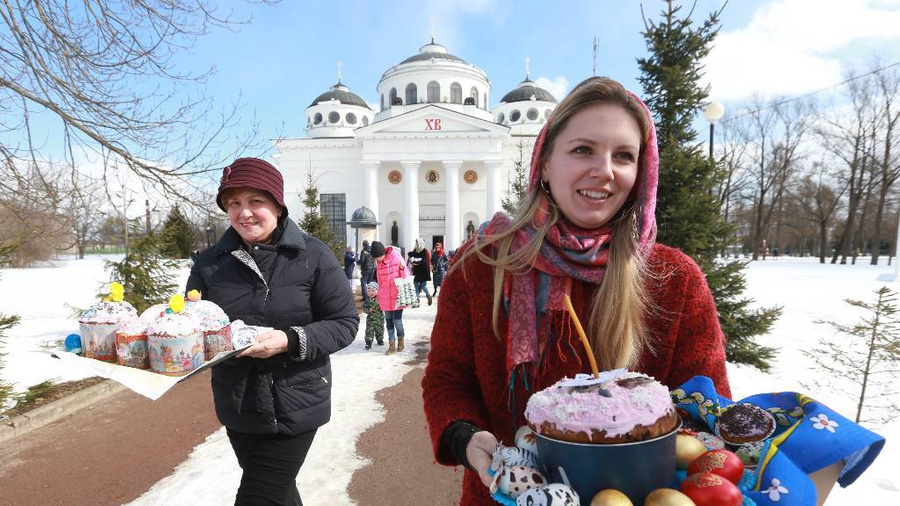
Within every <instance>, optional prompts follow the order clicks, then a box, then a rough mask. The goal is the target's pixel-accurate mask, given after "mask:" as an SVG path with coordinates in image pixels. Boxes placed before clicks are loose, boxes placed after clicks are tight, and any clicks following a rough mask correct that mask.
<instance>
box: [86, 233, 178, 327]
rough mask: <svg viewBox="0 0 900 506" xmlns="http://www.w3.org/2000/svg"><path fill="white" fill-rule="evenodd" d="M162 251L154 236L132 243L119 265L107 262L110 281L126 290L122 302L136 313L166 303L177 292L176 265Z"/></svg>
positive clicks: (175, 262)
mask: <svg viewBox="0 0 900 506" xmlns="http://www.w3.org/2000/svg"><path fill="white" fill-rule="evenodd" d="M161 248H162V246H161V243H160V240H159V239H158V238H157V237H156V236H154V235H147V236H144V237H142V238H140V239H137V240H136V241H134V242H133V243H132V244H131V247H130V249H129V250H128V254H127V255H125V258H123V259H122V260H121V261H119V262H106V268H107V270H109V271H110V281H117V282H119V283H121V284H122V286H124V287H125V300H126V301H127V302H129V303H131V305H132V306H134V307H135V309H137V311H138V313H142V312H144V310H145V309H147V308H148V307H150V306H152V305H153V304H160V303H163V302H166V301H167V300H168V299H169V297H170V296H172V295H174V294H175V293H176V291H177V290H178V285H177V284H175V273H176V271H177V269H178V267H179V262H178V261H177V260H172V259H168V258H166V257H164V256H163V255H162V254H161V253H160V249H161ZM101 295H105V294H101Z"/></svg>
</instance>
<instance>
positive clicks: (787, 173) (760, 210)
mask: <svg viewBox="0 0 900 506" xmlns="http://www.w3.org/2000/svg"><path fill="white" fill-rule="evenodd" d="M750 107H751V109H750V111H748V112H747V113H746V114H747V116H749V118H750V120H749V125H748V127H747V128H746V129H745V130H744V135H745V137H744V143H745V144H747V145H748V148H747V160H748V163H747V164H746V167H745V170H746V171H747V175H748V177H749V179H750V181H751V182H752V184H751V185H748V190H749V191H751V192H752V193H751V195H752V199H753V209H754V218H753V222H752V223H751V228H750V239H751V245H752V246H753V247H752V249H753V259H754V260H755V259H757V257H758V249H757V246H758V245H759V244H761V243H762V241H763V239H765V237H766V235H767V233H768V231H769V227H770V225H771V224H772V220H773V215H774V214H775V213H776V210H777V209H779V208H780V206H781V201H782V198H783V197H784V194H785V189H786V187H787V185H788V183H789V181H790V179H791V177H792V176H793V175H794V173H795V172H796V165H797V162H798V159H799V158H800V151H799V149H800V146H801V145H802V142H803V139H804V137H805V135H806V133H807V131H808V130H809V127H810V113H811V110H812V106H811V104H810V102H808V101H805V100H794V101H790V102H779V101H778V100H775V99H772V100H771V101H770V102H769V103H767V104H765V103H763V102H762V101H761V100H760V99H759V98H756V99H754V100H753V102H752V104H751V106H750ZM775 246H777V244H775Z"/></svg>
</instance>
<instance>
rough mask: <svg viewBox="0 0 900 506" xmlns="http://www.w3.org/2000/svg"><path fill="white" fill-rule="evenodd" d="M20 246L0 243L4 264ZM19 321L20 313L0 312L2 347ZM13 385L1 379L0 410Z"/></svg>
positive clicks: (1, 362)
mask: <svg viewBox="0 0 900 506" xmlns="http://www.w3.org/2000/svg"><path fill="white" fill-rule="evenodd" d="M16 248H18V245H8V244H2V245H0V259H2V260H3V262H2V263H3V264H4V265H5V264H6V263H7V258H8V257H9V255H10V254H11V253H12V252H13V251H15V249H16ZM18 323H19V315H5V314H2V313H0V348H3V347H5V346H6V339H5V336H4V334H5V333H6V331H7V330H9V329H11V328H13V327H15V326H16V324H18ZM5 355H6V354H5V353H3V352H2V351H0V371H2V370H3V366H4V362H3V357H4V356H5ZM12 393H13V386H12V385H11V384H9V383H6V382H4V381H0V412H2V411H3V408H4V406H5V405H6V402H7V400H8V399H9V398H10V397H11V396H12Z"/></svg>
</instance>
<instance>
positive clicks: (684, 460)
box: [675, 434, 706, 469]
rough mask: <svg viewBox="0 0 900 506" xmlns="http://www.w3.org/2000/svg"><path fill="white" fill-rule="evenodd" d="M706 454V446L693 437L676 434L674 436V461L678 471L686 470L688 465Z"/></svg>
mask: <svg viewBox="0 0 900 506" xmlns="http://www.w3.org/2000/svg"><path fill="white" fill-rule="evenodd" d="M704 453H706V445H705V444H703V442H702V441H700V440H699V439H697V438H695V437H694V436H687V435H684V434H678V435H677V436H675V459H676V460H677V464H678V469H687V467H688V464H690V463H691V461H692V460H694V459H696V458H697V457H699V456H700V455H702V454H704Z"/></svg>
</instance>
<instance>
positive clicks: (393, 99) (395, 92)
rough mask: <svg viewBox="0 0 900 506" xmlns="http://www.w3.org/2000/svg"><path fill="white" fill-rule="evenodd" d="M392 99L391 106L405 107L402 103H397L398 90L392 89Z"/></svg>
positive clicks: (390, 95)
mask: <svg viewBox="0 0 900 506" xmlns="http://www.w3.org/2000/svg"><path fill="white" fill-rule="evenodd" d="M388 97H390V99H391V105H403V104H402V103H400V104H398V103H397V88H391V92H390V94H389V95H388Z"/></svg>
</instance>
